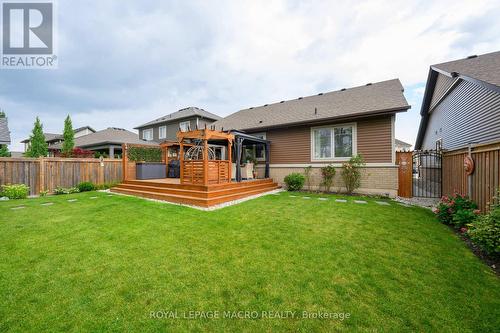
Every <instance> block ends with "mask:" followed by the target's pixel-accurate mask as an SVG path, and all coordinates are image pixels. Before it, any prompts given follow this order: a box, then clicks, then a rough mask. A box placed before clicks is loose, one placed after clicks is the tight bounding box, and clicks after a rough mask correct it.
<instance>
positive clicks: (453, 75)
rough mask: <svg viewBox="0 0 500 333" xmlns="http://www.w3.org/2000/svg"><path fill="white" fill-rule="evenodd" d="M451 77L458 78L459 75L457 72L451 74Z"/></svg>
mask: <svg viewBox="0 0 500 333" xmlns="http://www.w3.org/2000/svg"><path fill="white" fill-rule="evenodd" d="M450 74H451V77H457V76H458V73H457V72H451V73H450Z"/></svg>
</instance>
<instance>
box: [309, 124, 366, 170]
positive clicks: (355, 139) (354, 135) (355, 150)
mask: <svg viewBox="0 0 500 333" xmlns="http://www.w3.org/2000/svg"><path fill="white" fill-rule="evenodd" d="M349 126H350V127H352V155H351V156H349V157H333V158H315V157H314V130H317V129H322V128H329V129H332V154H334V155H335V128H339V127H349ZM357 127H358V124H357V123H356V122H354V123H343V124H333V125H325V126H315V127H311V129H310V130H311V162H345V161H349V160H350V159H351V157H352V156H356V155H357V153H358V129H357Z"/></svg>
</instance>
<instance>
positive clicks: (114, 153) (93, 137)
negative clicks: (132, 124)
mask: <svg viewBox="0 0 500 333" xmlns="http://www.w3.org/2000/svg"><path fill="white" fill-rule="evenodd" d="M124 143H128V144H142V145H149V144H153V143H149V142H147V141H144V140H140V139H139V137H138V136H137V134H136V133H134V132H130V131H127V130H126V129H123V128H115V127H109V128H107V129H105V130H102V131H97V132H93V133H90V134H87V135H83V136H78V137H75V148H81V149H85V150H91V151H94V152H99V153H102V154H103V155H104V156H108V157H109V158H115V157H118V155H121V153H122V144H124ZM49 149H50V150H53V151H54V150H56V151H60V150H61V149H62V142H59V143H56V144H53V145H52V146H50V147H49Z"/></svg>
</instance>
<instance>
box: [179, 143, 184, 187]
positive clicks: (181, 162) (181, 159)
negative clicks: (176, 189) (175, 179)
mask: <svg viewBox="0 0 500 333" xmlns="http://www.w3.org/2000/svg"><path fill="white" fill-rule="evenodd" d="M179 141H180V142H179V143H180V148H179V168H180V170H179V173H180V175H179V177H180V179H181V184H183V183H184V142H183V139H181V140H179Z"/></svg>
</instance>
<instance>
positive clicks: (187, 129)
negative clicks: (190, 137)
mask: <svg viewBox="0 0 500 333" xmlns="http://www.w3.org/2000/svg"><path fill="white" fill-rule="evenodd" d="M186 124H187V127H186V130H185V131H183V130H182V126H183V125H186ZM189 127H191V121H189V120H186V121H181V122H180V123H179V129H180V131H181V132H186V131H189Z"/></svg>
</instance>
